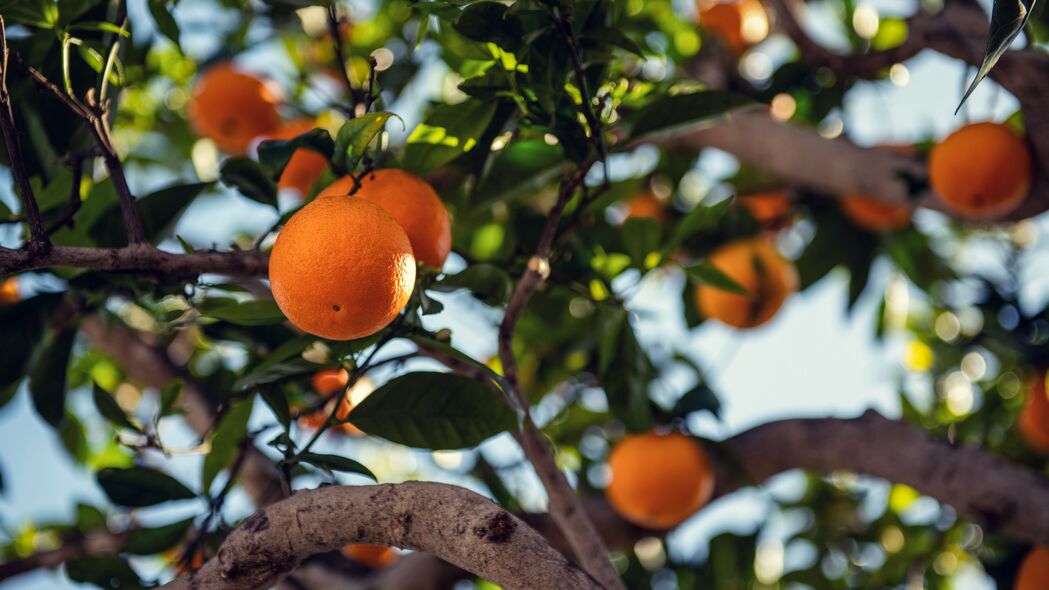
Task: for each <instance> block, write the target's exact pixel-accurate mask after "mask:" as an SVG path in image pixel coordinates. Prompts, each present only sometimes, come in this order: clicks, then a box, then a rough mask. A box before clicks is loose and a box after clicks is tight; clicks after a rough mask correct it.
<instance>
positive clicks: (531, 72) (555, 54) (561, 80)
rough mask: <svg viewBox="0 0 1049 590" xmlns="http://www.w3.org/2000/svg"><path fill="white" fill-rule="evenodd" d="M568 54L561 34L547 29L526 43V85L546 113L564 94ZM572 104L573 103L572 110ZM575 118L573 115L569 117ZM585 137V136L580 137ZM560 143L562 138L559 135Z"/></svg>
mask: <svg viewBox="0 0 1049 590" xmlns="http://www.w3.org/2000/svg"><path fill="white" fill-rule="evenodd" d="M571 67H572V58H571V54H570V53H569V49H568V47H567V46H566V45H565V42H564V39H563V38H562V36H561V34H560V33H558V32H556V31H553V30H551V31H549V32H547V33H544V34H543V35H540V36H539V38H538V39H536V40H535V41H533V42H532V43H531V44H530V45H529V46H528V74H527V78H528V86H529V87H530V88H531V89H532V91H533V92H535V94H536V97H537V98H538V99H539V104H540V105H542V107H543V109H544V110H545V111H546V112H547V113H550V114H552V113H554V112H555V111H556V110H557V106H558V103H559V102H560V101H561V99H562V98H564V96H565V79H566V78H567V76H568V72H569V71H570V70H571ZM574 110H575V107H574V106H573V111H574ZM571 120H572V121H573V122H575V119H574V118H573V119H571ZM584 141H585V140H584ZM562 143H565V140H564V139H562Z"/></svg>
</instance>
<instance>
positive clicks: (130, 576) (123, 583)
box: [66, 556, 144, 590]
mask: <svg viewBox="0 0 1049 590" xmlns="http://www.w3.org/2000/svg"><path fill="white" fill-rule="evenodd" d="M66 575H67V576H69V579H71V580H73V581H74V582H83V583H86V584H94V585H96V586H99V587H102V588H112V589H114V590H115V589H119V590H138V589H139V588H144V586H143V585H142V580H140V579H139V577H138V574H136V573H135V570H133V569H131V566H130V565H128V562H127V561H126V560H124V559H122V558H119V557H112V556H95V557H81V558H78V559H71V560H69V561H67V562H66Z"/></svg>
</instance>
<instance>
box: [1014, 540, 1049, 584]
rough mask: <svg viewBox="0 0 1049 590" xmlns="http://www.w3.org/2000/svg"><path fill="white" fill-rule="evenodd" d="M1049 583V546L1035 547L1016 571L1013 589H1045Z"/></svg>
mask: <svg viewBox="0 0 1049 590" xmlns="http://www.w3.org/2000/svg"><path fill="white" fill-rule="evenodd" d="M1047 585H1049V548H1046V547H1035V548H1034V549H1031V551H1030V552H1028V553H1027V557H1024V560H1023V561H1022V562H1021V563H1020V569H1019V571H1017V572H1016V581H1015V582H1014V583H1013V590H1044V588H1045V587H1046V586H1047Z"/></svg>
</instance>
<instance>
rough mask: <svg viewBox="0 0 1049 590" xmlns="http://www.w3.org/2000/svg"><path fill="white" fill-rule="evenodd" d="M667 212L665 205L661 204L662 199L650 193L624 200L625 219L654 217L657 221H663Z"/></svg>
mask: <svg viewBox="0 0 1049 590" xmlns="http://www.w3.org/2000/svg"><path fill="white" fill-rule="evenodd" d="M666 218H667V212H666V207H664V206H663V201H660V200H659V197H657V196H655V195H654V194H652V193H644V194H641V195H638V196H636V197H633V198H632V199H630V200H629V201H627V202H626V217H625V218H624V219H623V221H626V220H627V219H654V220H656V222H657V223H663V222H665V221H666Z"/></svg>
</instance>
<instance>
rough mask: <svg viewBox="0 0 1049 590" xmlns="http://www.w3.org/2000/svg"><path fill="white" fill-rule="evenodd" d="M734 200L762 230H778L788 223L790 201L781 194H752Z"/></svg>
mask: <svg viewBox="0 0 1049 590" xmlns="http://www.w3.org/2000/svg"><path fill="white" fill-rule="evenodd" d="M736 198H737V200H738V202H739V204H740V205H742V206H743V208H744V209H746V210H747V212H748V213H750V216H751V217H753V218H754V221H757V222H758V225H760V226H761V228H762V229H765V230H775V229H780V228H782V227H785V226H787V225H788V224H789V223H790V199H788V198H787V195H785V194H783V193H781V192H778V191H774V192H767V193H754V194H750V195H742V196H739V197H736Z"/></svg>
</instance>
